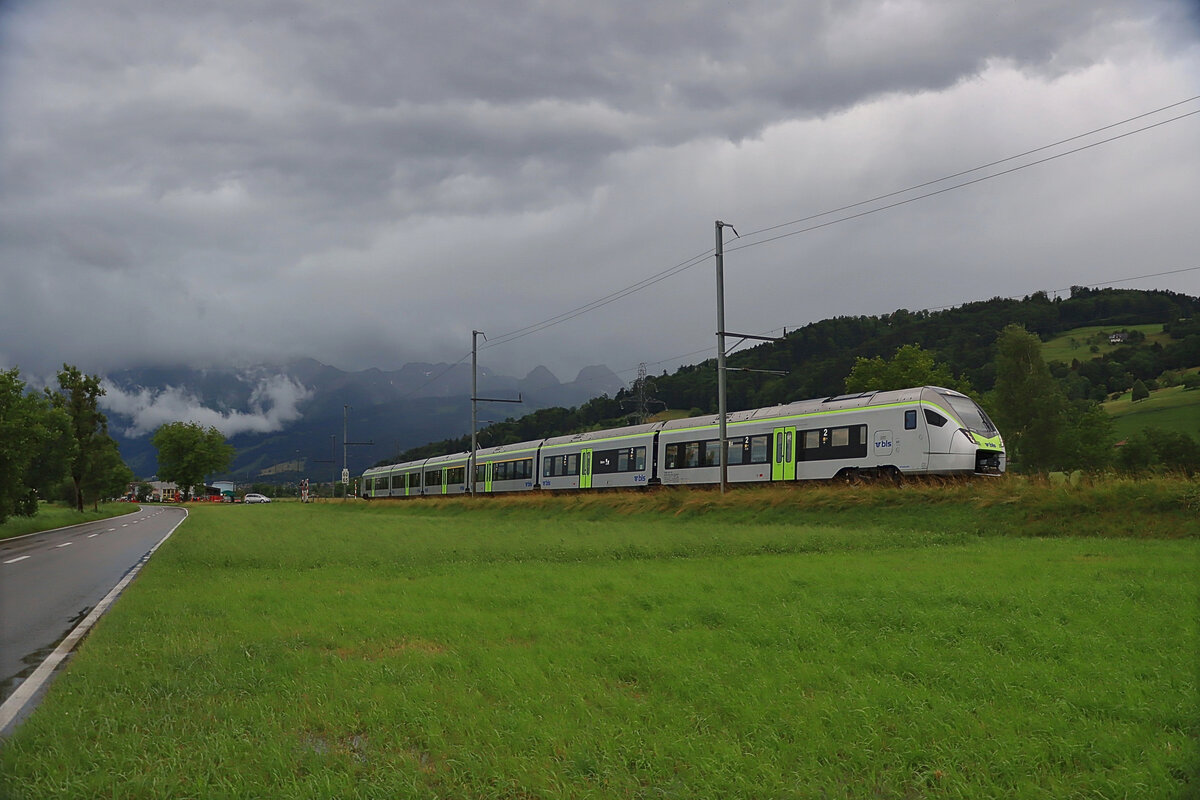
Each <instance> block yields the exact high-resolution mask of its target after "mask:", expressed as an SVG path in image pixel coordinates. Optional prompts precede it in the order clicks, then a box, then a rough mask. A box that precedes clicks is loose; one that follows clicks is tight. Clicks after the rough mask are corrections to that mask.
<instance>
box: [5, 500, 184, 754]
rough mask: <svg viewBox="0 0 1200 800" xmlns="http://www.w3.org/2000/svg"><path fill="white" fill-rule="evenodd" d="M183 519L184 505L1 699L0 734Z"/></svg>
mask: <svg viewBox="0 0 1200 800" xmlns="http://www.w3.org/2000/svg"><path fill="white" fill-rule="evenodd" d="M187 518H188V510H187V509H186V508H185V509H183V517H182V518H181V519H180V520H179V522H176V523H175V525H174V526H173V527H172V528H171V530H169V531H167V533H166V535H165V536H163V538H161V539H159V540H158V544H156V545H154V547H151V548H150V549H149V551H147V552H146V555H144V556H142V557H141V558H140V559H139V560H138V562H137V563H136V564H134V565H133V566H132V567H130V568H129V571H128V572H126V573H125V575H124V576H123V577H122V578H121V580H119V581H118V582H117V585H116V586H114V587H113V588H112V589H111V590H110V591H109V593H108V594H106V595H104V599H103V600H101V601H100V602H99V603H97V604H96V607H95V608H93V609H92V611H91V613H90V614H88V615H87V616H86V617H85V618H84V620H83V622H81V623H79V624H78V625H76V626H75V628H74V629H73V630H72V631H71V632H70V633H68V634H67V636H66V638H65V639H63V640H62V641H61V642H59V644H58V647H56V648H54V652H53V653H51V654H50V655H48V656H46V660H45V661H43V662H42V663H41V664H39V665H38V667H37V669H35V670H34V671H33V674H31V675H30V676H29V677H28V678H26V679H25V680H24V681H22V683H21V685H20V686H18V687H17V689H16V691H15V692H13V693H12V694H11V695H9V697H8V699H7V700H5V701H4V704H3V705H0V736H3V735H6V734H4V730H5V729H6V728H8V726H9V724H11V723H12V721H13V720H14V719H15V718H16V716H17V715H18V714H19V713H20V712H21V710H22V709H24V708H25V705H26V704H27V703H28V702H29V701H30V700H31V699H33V696H34V695H35V694H37V692H38V690H40V689H41V688H42V686H43V685H44V684H45V683H46V681H47V680H49V678H50V676H51V675H53V674H54V670H55V669H57V668H58V665H59V664H60V663H62V661H63V659H65V658H66V657H67V656H68V655H69V654H70V653H71V651H72V650H74V649H75V645H77V644H79V640H80V639H82V638H83V637H84V636H85V635H86V634H87V632H88V631H89V630H91V627H92V626H93V625H95V624H96V620H98V619H100V616H101V615H102V614H104V612H105V611H107V610H108V608H109V606H111V605H112V604H113V602H114V601H116V599H117V595H119V594H121V592H122V591H124V590H125V587H126V586H128V585H129V583H130V582H131V581H132V580H133V579H134V578H136V577H137V574H138V573H139V572H141V571H142V567H144V566H145V565H146V562H147V561H149V560H150V556H152V555H154V551H155V550H157V549H158V548H159V547H161V546H162V543H163V542H165V541H166V540H167V539H170V538H171V534H173V533H174V532H175V531H176V529H178V528H179V526H180V525H182V524H183V523H184V522H186V521H187Z"/></svg>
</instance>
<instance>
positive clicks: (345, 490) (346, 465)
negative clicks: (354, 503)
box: [342, 403, 350, 500]
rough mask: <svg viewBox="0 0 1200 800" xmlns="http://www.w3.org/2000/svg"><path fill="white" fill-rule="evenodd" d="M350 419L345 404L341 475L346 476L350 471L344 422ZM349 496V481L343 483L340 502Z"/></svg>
mask: <svg viewBox="0 0 1200 800" xmlns="http://www.w3.org/2000/svg"><path fill="white" fill-rule="evenodd" d="M349 417H350V404H349V403H346V404H344V405H343V406H342V475H343V476H344V475H346V474H347V473H348V472H349V470H350V462H349V461H347V459H346V442H347V439H346V421H347V420H348V419H349ZM349 496H350V481H348V480H347V481H345V484H344V485H343V486H342V500H347V499H349Z"/></svg>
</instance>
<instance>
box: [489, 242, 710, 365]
mask: <svg viewBox="0 0 1200 800" xmlns="http://www.w3.org/2000/svg"><path fill="white" fill-rule="evenodd" d="M711 254H712V250H706V251H705V252H703V253H699V254H697V255H695V256H692V257H691V258H689V259H688V260H687V261H682V262H680V263H678V264H676V265H675V266H673V267H669V268H667V269H665V270H662V271H661V272H656V273H655V274H653V275H651V276H650V277H648V278H645V279H643V280H641V281H638V282H637V283H635V284H632V285H630V286H626V287H625V288H624V289H619V290H618V291H615V292H613V293H612V294H608V295H605V296H604V297H601V298H600V299H599V300H593V301H592V302H590V303H587V304H585V305H582V306H579V307H577V308H573V309H571V310H570V311H564V312H563V313H561V314H559V315H557V316H554V317H550V318H549V319H544V320H542V321H541V322H535V323H533V324H532V325H526V326H525V327H524V328H518V329H516V330H513V331H509V332H508V333H503V334H500V335H499V336H496V337H494V338H493V339H491V340H489V341H488V343H487V344H486V345H484V347H482V348H480V349H483V350H486V349H489V348H492V347H498V346H500V345H502V344H508V343H509V342H515V341H516V340H517V339H523V338H525V337H526V336H529V335H531V334H534V333H537V332H538V331H542V330H545V329H546V328H550V327H553V326H555V325H558V324H560V323H563V322H566V321H568V320H572V319H574V318H575V317H578V316H581V315H583V314H586V313H588V312H589V311H595V310H596V309H598V308H602V307H604V306H606V305H608V304H609V303H614V302H616V301H617V300H620V299H622V298H624V297H628V296H629V295H631V294H634V293H635V292H639V291H641V290H642V289H645V288H647V287H650V286H653V285H654V284H656V283H659V282H660V281H664V280H666V279H667V278H670V277H671V276H672V275H676V274H678V273H680V272H683V271H684V270H686V269H690V268H692V267H694V266H696V265H697V264H701V263H703V262H704V259H706V258H708V256H709V255H711Z"/></svg>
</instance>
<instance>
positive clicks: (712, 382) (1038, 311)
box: [654, 287, 1200, 412]
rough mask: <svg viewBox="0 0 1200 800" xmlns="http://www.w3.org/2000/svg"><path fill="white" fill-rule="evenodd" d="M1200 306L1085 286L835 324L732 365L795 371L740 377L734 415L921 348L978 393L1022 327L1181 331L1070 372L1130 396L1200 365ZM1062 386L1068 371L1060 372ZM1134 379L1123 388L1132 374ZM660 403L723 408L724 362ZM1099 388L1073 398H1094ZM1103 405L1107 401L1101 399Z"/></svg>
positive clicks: (674, 379) (680, 379) (687, 374)
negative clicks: (860, 365)
mask: <svg viewBox="0 0 1200 800" xmlns="http://www.w3.org/2000/svg"><path fill="white" fill-rule="evenodd" d="M1198 311H1200V298H1196V297H1189V296H1188V295H1182V294H1176V293H1173V292H1161V291H1139V290H1119V289H1103V290H1092V289H1084V288H1079V287H1076V288H1074V289H1072V291H1071V296H1070V298H1069V299H1054V300H1052V299H1050V298H1049V297H1047V296H1046V295H1045V294H1043V293H1038V294H1035V295H1032V296H1030V297H1026V298H1025V299H1023V300H1007V299H999V298H997V299H994V300H986V301H983V302H978V303H969V304H967V305H964V306H960V307H957V308H952V309H948V310H945V311H916V312H910V311H905V310H903V309H901V310H899V311H896V312H895V313H892V314H886V315H883V316H870V317H835V318H833V319H827V320H822V321H820V322H814V323H812V324H810V325H806V326H805V327H803V328H801V329H800V330H798V331H795V332H789V334H788V336H787V338H786V340H785V341H783V342H780V343H777V344H776V343H769V344H763V345H759V346H758V347H755V348H752V349H749V350H747V351H745V352H740V353H737V354H735V355H734V356H732V357H730V359H729V366H731V367H733V366H736V367H748V368H751V369H762V370H780V371H786V372H787V373H788V374H787V375H786V376H778V377H776V376H767V375H761V374H757V373H744V372H731V373H730V374H729V376H728V392H729V408H730V409H738V408H755V407H758V406H767V405H772V404H775V403H782V402H787V401H790V400H798V399H802V398H808V397H821V396H824V395H834V394H839V393H841V392H842V391H843V390H844V382H845V379H846V376H847V375H848V374H849V373H850V370H851V368H853V366H854V362H855V359H856V358H858V357H864V358H873V357H876V356H881V357H884V358H889V357H891V356H892V355H893V354H894V353H895V351H896V350H897V349H898V348H900V347H901V346H903V345H907V344H916V345H919V346H920V347H921V348H922V349H924V350H927V351H929V352H931V353H932V354H933V355H934V357H935V358H936V360H937V361H939V362H942V363H944V364H946V365H947V366H948V367H949V368H950V370H951V371H952V372H954V373H955V374H956V375H960V376H962V377H964V378H966V379H968V380H969V381H970V383H971V385H972V386H973V387H974V388H975V390H976V391H978V392H986V391H989V390H990V389H991V388H992V386H993V384H994V382H995V365H994V357H995V351H994V345H995V342H996V338H997V337H998V336H999V335H1000V331H1001V330H1003V329H1004V327H1005V326H1006V325H1010V324H1014V323H1015V324H1017V325H1021V326H1023V327H1024V328H1025V329H1026V330H1027V331H1029V332H1030V333H1032V334H1034V335H1036V336H1038V337H1039V338H1041V339H1048V338H1050V337H1052V336H1054V335H1055V334H1057V333H1060V332H1062V331H1067V330H1070V329H1072V328H1076V327H1080V326H1083V325H1106V326H1111V327H1112V328H1113V329H1114V330H1119V329H1121V328H1122V327H1124V326H1129V325H1137V324H1145V323H1163V324H1167V325H1172V326H1175V327H1177V328H1178V329H1179V332H1180V334H1181V337H1182V338H1179V339H1176V340H1173V342H1174V343H1173V344H1171V345H1169V346H1168V347H1158V348H1153V347H1149V348H1139V347H1138V346H1137V345H1136V344H1132V345H1130V346H1129V347H1125V348H1121V349H1119V350H1117V351H1114V352H1112V353H1110V354H1107V355H1106V356H1105V357H1104V358H1102V359H1099V360H1098V361H1097V362H1096V363H1095V364H1093V363H1090V362H1091V359H1085V360H1084V361H1083V362H1081V363H1079V364H1077V365H1074V366H1072V365H1067V371H1074V372H1075V373H1077V374H1078V375H1079V376H1082V377H1084V378H1086V379H1087V380H1088V382H1089V384H1092V385H1101V384H1102V385H1104V387H1105V390H1106V392H1109V393H1111V392H1117V391H1122V390H1125V389H1128V388H1130V386H1132V383H1133V380H1136V379H1139V378H1140V379H1142V380H1149V379H1155V378H1157V377H1158V376H1159V375H1160V374H1161V373H1162V372H1163V371H1164V370H1167V369H1180V368H1183V367H1189V366H1198V365H1200V335H1196V334H1200V330H1197V326H1196V323H1195V322H1191V321H1189V322H1188V323H1183V324H1181V323H1179V320H1181V319H1190V320H1194V319H1195V317H1196V315H1197V312H1198ZM1057 372H1058V373H1059V374H1058V377H1060V378H1065V377H1067V372H1066V371H1064V370H1062V369H1058V370H1057ZM1127 372H1128V373H1129V374H1130V375H1131V376H1132V379H1131V380H1130V381H1129V383H1128V384H1127V385H1125V386H1120V385H1119V384H1120V383H1121V381H1122V380H1123V378H1124V375H1125V373H1127ZM654 385H655V390H656V397H658V398H659V399H660V400H662V401H664V402H665V403H666V404H667V405H668V406H669V407H671V408H699V409H701V410H703V411H706V412H715V411H716V407H717V389H716V363H715V358H714V359H710V360H708V361H705V362H703V363H701V364H696V365H694V366H689V367H682V368H681V369H679V370H678V371H677V372H676V373H675V374H674V375H663V376H660V377H657V378H655V379H654ZM1090 388H1091V387H1090V386H1083V385H1082V384H1078V382H1077V386H1076V389H1075V391H1074V392H1073V393H1074V394H1076V395H1077V396H1083V397H1086V396H1089V394H1088V390H1089V389H1090ZM1093 399H1097V400H1100V399H1103V397H1093Z"/></svg>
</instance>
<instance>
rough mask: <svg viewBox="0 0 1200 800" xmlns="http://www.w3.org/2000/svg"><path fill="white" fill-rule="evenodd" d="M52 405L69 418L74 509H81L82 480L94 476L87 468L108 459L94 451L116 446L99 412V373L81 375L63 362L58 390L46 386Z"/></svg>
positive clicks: (101, 393) (97, 467)
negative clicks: (72, 442) (71, 443)
mask: <svg viewBox="0 0 1200 800" xmlns="http://www.w3.org/2000/svg"><path fill="white" fill-rule="evenodd" d="M46 395H47V397H48V398H49V400H50V402H51V404H52V405H53V406H54V407H55V408H57V409H59V410H61V411H63V412H64V413H66V415H67V418H68V419H69V420H70V437H71V439H72V440H73V441H74V443H75V447H74V451H73V452H72V453H71V456H70V459H69V461H68V464H67V472H68V473H69V474H70V477H71V483H72V485H73V487H74V494H75V503H74V504H75V508H76V510H78V511H83V485H84V482H85V481H86V482H94V481H96V480H97V477H96V476H94V475H92V474H91V472H90V471H89V470H93V469H100V468H102V465H103V464H107V463H108V462H107V460H104V459H99V458H97V453H98V452H99V451H101V450H104V449H106V448H110V447H113V446H115V445H114V443H113V440H112V437H110V436H109V435H108V417H106V416H104V413H103V412H102V411H100V398H101V397H103V396H104V387H103V386H101V385H100V377H99V376H98V375H84V374H83V373H82V372H81V371H80V370H79V369H78V368H77V367H73V366H71V365H70V364H63V368H62V370H61V371H60V372H59V373H58V391H57V392H56V391H53V390H51V389H46Z"/></svg>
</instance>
